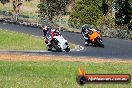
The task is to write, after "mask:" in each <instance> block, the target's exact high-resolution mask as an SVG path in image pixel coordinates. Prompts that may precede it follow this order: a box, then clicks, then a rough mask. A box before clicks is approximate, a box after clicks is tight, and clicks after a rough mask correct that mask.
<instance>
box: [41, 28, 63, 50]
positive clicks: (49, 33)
mask: <svg viewBox="0 0 132 88" xmlns="http://www.w3.org/2000/svg"><path fill="white" fill-rule="evenodd" d="M43 33H44V38H45V43H46V44H47V46H48V47H49V49H48V50H51V48H52V45H51V40H52V37H53V36H58V35H61V33H60V32H59V30H57V29H54V28H50V27H48V26H45V27H44V28H43Z"/></svg>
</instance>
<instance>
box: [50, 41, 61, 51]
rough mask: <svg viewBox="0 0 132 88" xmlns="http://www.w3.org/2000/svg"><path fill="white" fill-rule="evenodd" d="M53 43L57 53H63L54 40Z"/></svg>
mask: <svg viewBox="0 0 132 88" xmlns="http://www.w3.org/2000/svg"><path fill="white" fill-rule="evenodd" d="M51 43H52V46H53V47H54V48H55V49H56V51H58V52H62V50H61V49H60V48H59V47H58V46H57V45H56V43H55V42H54V40H52V41H51Z"/></svg>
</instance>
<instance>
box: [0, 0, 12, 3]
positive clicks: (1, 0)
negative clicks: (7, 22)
mask: <svg viewBox="0 0 132 88" xmlns="http://www.w3.org/2000/svg"><path fill="white" fill-rule="evenodd" d="M0 2H1V3H2V4H6V3H8V2H10V0H0Z"/></svg>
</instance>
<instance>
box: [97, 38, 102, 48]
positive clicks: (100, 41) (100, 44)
mask: <svg viewBox="0 0 132 88" xmlns="http://www.w3.org/2000/svg"><path fill="white" fill-rule="evenodd" d="M97 45H98V46H100V47H102V48H104V45H103V43H102V40H101V39H97Z"/></svg>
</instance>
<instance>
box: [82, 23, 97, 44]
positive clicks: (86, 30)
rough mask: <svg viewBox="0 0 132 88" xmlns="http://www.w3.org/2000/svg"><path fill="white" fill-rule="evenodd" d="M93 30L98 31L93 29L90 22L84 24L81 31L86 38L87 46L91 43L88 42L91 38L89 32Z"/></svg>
mask: <svg viewBox="0 0 132 88" xmlns="http://www.w3.org/2000/svg"><path fill="white" fill-rule="evenodd" d="M91 31H97V30H95V29H92V27H91V25H89V24H84V25H83V26H82V31H81V33H82V36H83V38H84V40H85V46H87V45H88V44H89V42H88V40H89V36H88V34H89V33H90V32H91Z"/></svg>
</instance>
